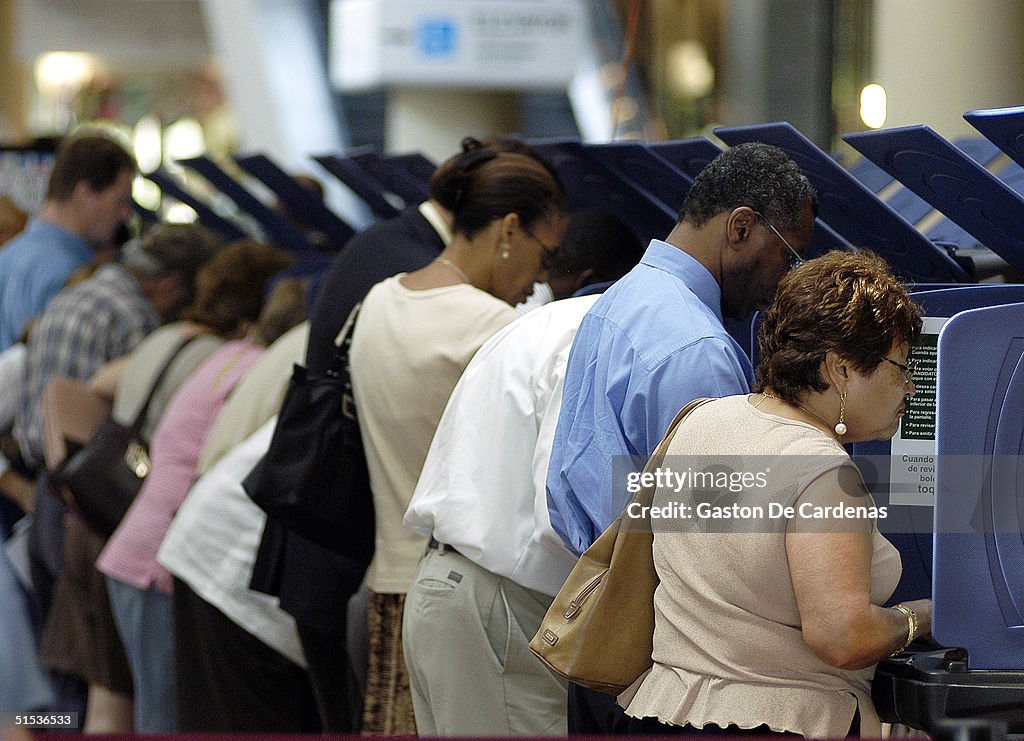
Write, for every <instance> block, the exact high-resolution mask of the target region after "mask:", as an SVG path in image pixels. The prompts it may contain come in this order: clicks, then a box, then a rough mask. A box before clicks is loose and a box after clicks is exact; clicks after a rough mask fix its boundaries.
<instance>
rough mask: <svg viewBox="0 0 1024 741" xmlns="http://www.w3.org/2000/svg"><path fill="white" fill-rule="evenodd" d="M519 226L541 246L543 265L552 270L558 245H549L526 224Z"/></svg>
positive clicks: (541, 263)
mask: <svg viewBox="0 0 1024 741" xmlns="http://www.w3.org/2000/svg"><path fill="white" fill-rule="evenodd" d="M519 228H520V229H522V230H523V233H524V234H526V236H528V237H529V238H530V239H532V240H533V241H534V242H536V243H537V244H538V245H539V246H540V265H541V267H542V268H544V269H545V270H551V268H552V267H553V266H554V264H555V255H557V254H558V246H557V245H555V246H554V247H548V246H547V245H546V244H544V243H543V242H541V241H540V239H538V238H537V236H536V235H535V234H534V233H533V232H531V231H530V230H529V229H527V228H526V227H525V226H522V225H520V227H519Z"/></svg>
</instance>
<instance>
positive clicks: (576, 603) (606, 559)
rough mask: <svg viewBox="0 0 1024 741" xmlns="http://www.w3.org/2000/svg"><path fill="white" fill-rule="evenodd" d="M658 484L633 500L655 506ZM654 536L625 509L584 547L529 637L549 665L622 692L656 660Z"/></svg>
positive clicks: (658, 459) (672, 428) (657, 458)
mask: <svg viewBox="0 0 1024 741" xmlns="http://www.w3.org/2000/svg"><path fill="white" fill-rule="evenodd" d="M707 401H711V399H695V400H694V401H691V402H690V403H689V404H687V405H686V406H685V407H683V408H682V410H680V412H679V414H677V415H676V417H675V419H674V420H672V424H670V425H669V428H668V432H666V433H665V437H664V438H662V440H661V442H660V443H659V444H658V447H657V448H656V449H655V451H654V453H653V454H652V455H651V457H650V460H648V461H647V465H646V466H644V471H645V472H648V471H650V472H653V471H655V470H656V469H657V468H658V467H659V466H661V464H662V462H663V461H664V459H665V453H666V451H667V450H668V446H669V443H670V442H671V441H672V438H673V436H674V435H675V432H676V430H677V428H678V427H679V424H680V422H682V421H683V419H684V418H685V417H686V416H687V415H688V414H689V413H690V412H692V411H693V410H694V409H696V408H697V407H698V406H700V405H701V404H704V403H705V402H707ZM652 478H653V477H652ZM655 488H656V487H654V486H645V487H643V488H641V489H640V491H638V492H637V493H636V495H635V496H634V497H633V500H632V501H633V502H637V503H639V504H641V505H643V506H645V507H650V505H651V502H652V501H653V500H654V492H655ZM627 509H628V508H627ZM642 511H644V512H646V511H647V510H642ZM653 544H654V534H653V532H652V531H651V527H650V520H649V518H647V517H646V516H645V517H644V518H642V519H640V518H629V517H626V515H625V514H623V515H620V516H619V517H617V518H615V520H614V521H613V522H612V524H611V525H609V526H608V529H606V530H605V531H604V532H603V533H601V535H600V536H599V537H598V539H597V540H595V541H594V543H593V544H592V545H591V546H590V547H589V548H587V550H585V551H584V552H583V555H582V556H580V558H579V561H577V562H576V565H575V566H574V567H573V569H572V571H571V572H570V573H569V576H568V578H566V580H565V584H563V585H562V588H561V589H560V590H559V592H558V594H557V595H556V596H555V599H554V601H552V603H551V606H550V607H549V608H548V611H547V614H545V615H544V619H543V620H542V621H541V624H540V629H539V630H538V631H537V634H536V635H535V636H534V637H533V640H531V641H530V650H531V651H532V652H533V653H534V655H536V656H537V658H539V659H540V660H541V662H543V663H544V665H545V666H547V668H548V669H550V670H551V671H552V672H554V673H555V674H557V675H559V676H561V677H564V678H565V679H568V680H569V681H571V682H574V683H576V684H579V685H582V686H584V687H588V688H590V689H593V690H598V691H600V692H606V693H608V694H610V695H618V694H619V693H621V692H622V691H623V690H625V689H626V688H627V687H629V686H630V685H631V684H632V683H633V682H634V681H636V679H637V677H639V676H640V675H641V674H643V673H644V672H645V671H647V670H648V669H649V668H650V667H651V665H652V664H653V661H652V660H651V651H652V648H653V640H654V590H655V589H656V588H657V587H658V583H659V580H658V574H657V572H655V570H654V556H653V554H652V551H651V547H652V545H653Z"/></svg>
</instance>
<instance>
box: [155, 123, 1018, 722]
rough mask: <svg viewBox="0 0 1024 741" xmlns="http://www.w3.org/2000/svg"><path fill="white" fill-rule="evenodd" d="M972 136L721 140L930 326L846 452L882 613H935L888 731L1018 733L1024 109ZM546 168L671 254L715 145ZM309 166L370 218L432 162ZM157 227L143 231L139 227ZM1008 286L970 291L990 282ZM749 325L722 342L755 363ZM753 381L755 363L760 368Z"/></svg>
mask: <svg viewBox="0 0 1024 741" xmlns="http://www.w3.org/2000/svg"><path fill="white" fill-rule="evenodd" d="M965 118H966V119H967V120H968V121H969V122H970V123H971V124H972V125H973V126H974V127H975V128H976V129H977V130H978V132H979V134H980V135H979V136H976V137H968V138H964V139H959V140H956V141H954V142H951V141H947V140H946V139H944V138H943V137H941V136H940V135H938V134H937V133H936V132H935V131H933V130H932V129H930V128H929V127H927V126H923V125H922V126H910V127H903V128H896V129H886V130H877V131H866V132H858V133H853V134H847V135H846V136H844V137H843V139H844V140H845V141H846V142H848V143H849V144H850V145H851V146H852V147H853V148H854V149H856V150H857V151H858V152H860V154H862V155H863V158H861V159H859V160H857V161H856V162H855V163H853V164H852V165H851V166H849V167H845V166H844V165H843V164H842V162H841V161H839V158H837V157H835V156H833V155H832V154H830V153H829V152H826V151H825V150H823V149H821V148H819V147H818V146H817V145H815V144H814V143H813V142H811V141H810V140H809V139H807V138H806V137H805V136H804V135H803V134H801V133H800V132H799V131H797V130H796V129H795V128H794V127H792V126H791V125H789V124H787V123H774V124H765V125H758V126H740V127H728V128H720V129H716V130H715V134H716V135H717V137H718V138H719V139H720V140H721V141H722V142H725V143H726V144H727V145H729V146H732V145H735V144H739V143H741V142H746V141H762V142H767V143H770V144H774V145H776V146H779V147H780V148H782V149H783V150H785V151H786V152H787V153H788V154H789V155H790V156H791V157H792V158H793V159H794V160H795V161H796V162H797V163H798V164H799V165H800V167H801V168H802V169H803V171H804V172H805V173H806V175H807V177H808V178H809V179H810V180H811V182H812V183H813V184H814V186H815V188H816V189H817V192H818V198H819V204H820V208H819V215H818V219H817V222H816V226H815V230H814V237H813V240H812V243H811V245H810V247H809V250H808V253H807V255H806V256H807V257H813V256H816V255H820V254H822V253H824V252H826V251H828V250H831V249H870V250H872V251H874V252H876V253H877V254H879V255H881V256H883V257H884V258H885V259H886V260H888V262H889V263H890V264H891V265H892V267H893V269H894V271H895V272H896V273H897V274H899V275H900V276H901V277H902V278H904V279H905V280H906V281H908V283H910V284H911V285H912V290H913V297H914V299H915V300H916V301H917V302H918V303H919V304H920V305H921V307H922V308H923V311H924V314H925V316H926V320H925V327H924V333H923V336H922V338H921V340H920V342H919V343H918V344H917V345H916V346H915V347H914V348H912V350H911V355H910V356H911V358H912V359H914V360H916V361H917V367H918V368H919V369H920V371H919V372H918V373H917V374H916V377H915V384H916V386H917V393H916V395H915V396H914V397H913V398H912V399H910V400H908V402H907V405H906V414H905V416H904V417H903V421H902V424H901V429H900V430H899V431H898V432H897V434H896V436H895V437H894V438H893V440H892V441H891V442H888V441H887V442H884V443H865V444H858V445H854V446H852V447H851V451H850V452H851V454H852V455H853V456H854V458H855V460H856V461H857V463H858V465H859V466H860V467H861V470H862V472H863V473H864V477H865V480H866V481H867V482H868V485H869V487H870V488H871V490H872V493H873V495H874V496H875V498H876V500H877V503H878V504H879V505H885V506H886V507H887V511H888V517H887V518H886V520H885V521H884V522H879V526H880V528H881V529H882V530H883V532H885V533H886V535H887V536H888V537H889V538H890V539H891V540H892V541H893V543H894V544H895V545H896V546H897V547H898V548H899V550H900V552H901V554H902V558H903V566H904V573H903V578H902V579H901V581H900V584H899V586H898V587H897V591H896V594H894V596H893V600H892V602H893V603H896V602H899V601H903V600H910V599H917V598H923V597H931V598H932V599H933V600H934V622H933V637H934V640H935V642H936V643H937V644H938V645H939V646H940V647H941V648H939V649H937V650H927V651H919V652H911V653H908V654H904V655H903V656H900V657H897V658H895V659H889V660H886V661H883V662H882V664H881V665H880V666H879V670H878V672H877V676H876V680H875V686H874V694H875V701H876V704H877V706H878V709H879V712H880V713H881V714H882V716H883V719H885V720H888V721H890V722H902V723H905V724H907V725H910V726H913V727H917V728H921V729H924V730H932V729H934V728H936V727H937V725H938V724H939V723H940V721H943V720H947V719H982V720H990V721H996V722H1001V723H1005V724H1006V726H1007V729H1008V730H1009V731H1010V732H1012V733H1021V732H1024V536H1022V532H1024V498H1022V496H1021V494H1022V492H1024V457H1022V456H1021V452H1022V449H1024V280H1020V279H1019V278H1018V277H1019V276H1024V167H1022V166H1024V107H1020V108H1009V109H998V110H986V111H974V112H970V113H967V114H965ZM530 143H531V144H533V145H534V146H535V147H536V148H537V149H538V150H539V151H540V153H541V154H542V155H543V156H544V157H545V158H547V159H548V160H549V162H550V163H551V164H552V166H553V167H554V168H555V170H556V171H557V172H558V174H559V176H560V177H561V179H562V181H563V184H564V186H565V188H566V191H567V195H568V199H569V203H570V207H571V208H582V207H596V208H603V209H606V210H609V211H611V212H613V213H614V214H615V215H616V216H618V217H619V218H620V219H622V220H623V221H624V222H626V223H627V224H629V225H630V226H631V227H632V228H633V230H634V231H635V232H636V234H637V236H638V237H639V238H640V239H641V240H642V241H643V242H644V243H646V242H647V240H649V239H651V238H661V237H664V236H665V235H667V234H668V233H669V231H671V229H672V227H673V225H674V224H675V222H676V218H677V213H678V211H679V208H680V206H681V204H682V202H683V199H684V197H685V195H686V192H687V190H688V189H689V186H690V184H691V183H692V182H693V178H694V177H695V176H696V175H697V173H698V172H700V170H701V169H702V168H703V167H704V166H705V165H706V164H707V163H708V162H710V161H711V160H712V159H713V158H714V157H715V156H716V155H717V154H718V153H719V152H720V151H721V149H720V147H719V145H717V144H716V143H714V142H712V141H711V140H710V139H708V138H704V137H698V138H693V139H685V140H680V141H670V142H658V143H652V144H644V143H641V142H636V141H627V142H615V143H606V144H588V143H583V142H580V141H578V140H575V139H548V140H538V141H532V142H530ZM314 159H315V161H316V162H317V163H318V164H319V165H321V166H322V167H323V169H324V170H325V171H326V172H328V173H330V175H331V176H333V177H335V178H337V179H338V180H339V181H340V182H341V183H342V184H343V185H344V186H346V187H347V188H348V189H349V190H350V191H351V192H352V193H353V194H354V195H355V196H357V197H358V198H359V199H361V200H362V202H363V203H365V205H366V207H367V209H368V211H369V213H372V214H373V216H374V217H375V218H379V219H385V218H388V217H390V216H394V215H396V214H397V213H398V211H399V210H400V209H401V208H402V207H403V206H404V205H410V204H415V203H418V202H420V201H422V200H425V199H426V198H427V197H428V195H427V182H428V181H429V177H430V175H431V173H432V172H433V170H434V167H435V165H434V163H432V162H431V161H429V160H428V159H427V158H426V157H424V156H422V155H420V154H416V153H413V154H406V155H400V156H390V155H383V154H379V153H375V152H370V151H354V152H347V153H345V154H342V155H323V156H317V157H315V158H314ZM236 162H237V165H238V168H239V172H244V173H245V174H246V175H247V176H248V177H251V178H254V179H255V180H258V181H260V182H261V183H262V185H263V186H265V187H266V188H268V189H269V190H270V191H272V192H273V194H274V195H275V196H276V197H277V198H278V199H279V200H280V202H281V203H283V204H284V205H285V206H286V207H287V208H288V210H289V212H290V213H292V214H294V215H297V216H298V217H299V218H300V219H301V220H302V221H303V222H304V223H306V224H308V225H310V226H311V227H313V228H314V229H315V230H316V231H317V232H318V233H319V234H320V235H322V237H323V238H324V241H325V243H326V244H328V245H331V246H332V247H333V249H334V250H337V249H344V244H345V242H346V241H347V240H348V239H349V238H350V237H351V236H352V235H353V234H354V233H355V229H354V228H353V227H352V226H351V225H350V224H348V223H346V221H345V220H344V219H342V218H341V217H339V216H337V215H336V214H335V213H333V212H332V211H331V210H330V209H329V208H327V207H326V206H325V205H324V204H323V203H322V202H320V201H319V200H317V199H316V198H311V197H310V195H309V193H308V191H306V190H305V189H303V188H302V187H301V186H300V185H299V184H298V183H297V182H296V181H295V180H293V179H292V178H291V177H290V176H289V175H287V174H286V173H285V172H283V171H282V170H281V169H280V168H279V167H278V166H277V165H275V164H274V163H273V162H272V161H271V160H270V159H269V158H267V157H265V156H263V155H252V156H245V157H238V158H236ZM179 164H181V165H183V166H184V167H187V168H190V169H192V170H194V171H195V172H196V173H198V174H200V175H201V176H202V177H203V178H204V179H205V180H206V181H208V182H209V183H210V184H211V185H212V186H213V187H214V188H216V189H217V190H219V191H220V193H221V194H222V195H223V196H226V197H227V198H228V199H230V201H232V202H233V203H234V204H235V206H237V208H238V209H239V210H241V211H244V212H245V213H246V214H247V215H248V216H249V217H251V219H252V220H254V221H255V222H256V223H257V224H258V225H259V228H260V229H262V231H263V232H264V234H265V236H266V237H267V238H269V239H271V240H273V241H274V242H275V243H277V244H279V245H281V246H283V247H286V248H288V249H290V250H291V251H293V252H294V253H295V254H296V256H297V258H298V259H299V261H300V262H301V263H303V264H305V265H306V266H307V267H311V268H312V269H315V268H317V267H318V266H325V265H326V264H327V263H328V262H329V261H330V258H331V256H332V254H333V253H332V250H331V249H327V250H325V249H323V247H322V246H318V245H317V244H315V243H314V242H313V241H311V240H310V238H309V236H308V233H305V232H303V231H302V230H300V229H299V228H297V227H296V225H295V223H294V222H293V221H290V220H289V219H287V218H285V217H284V216H282V215H281V214H280V213H279V212H278V211H276V210H274V209H272V208H270V207H268V206H267V205H265V203H264V202H263V201H262V200H260V199H258V198H256V197H255V196H254V195H253V194H252V192H251V191H250V189H249V188H247V187H246V186H245V185H243V183H242V182H241V181H242V179H243V178H241V177H239V176H238V175H237V174H228V172H226V171H225V169H223V168H222V167H220V166H218V165H217V164H215V163H214V162H213V161H212V160H210V159H208V158H205V157H198V158H195V159H191V160H187V161H183V162H180V163H179ZM152 179H153V180H154V181H155V182H156V183H157V184H158V185H159V186H160V187H161V188H162V189H163V191H164V193H165V194H167V195H169V196H171V197H173V198H175V199H178V200H180V201H182V202H184V203H187V204H188V205H190V206H192V207H193V208H194V209H195V210H196V211H197V213H198V215H199V219H200V220H201V221H202V222H204V223H205V224H206V225H207V226H209V227H211V228H213V229H214V230H216V231H219V232H221V233H222V234H224V235H225V236H228V237H238V236H242V235H243V233H244V232H243V230H242V228H241V227H240V226H239V225H238V223H236V222H235V221H233V220H232V219H230V218H228V217H225V216H224V215H223V214H222V213H218V212H217V211H216V210H215V209H214V208H213V207H212V206H211V205H210V203H208V202H207V201H204V199H202V198H200V197H198V196H197V195H196V194H195V193H192V192H189V191H188V190H187V189H186V187H185V186H184V185H182V184H181V182H179V181H178V180H176V179H175V178H173V177H171V176H170V175H168V174H166V173H161V172H157V173H154V174H153V175H152ZM150 216H151V217H153V216H155V215H150ZM993 277H998V278H1001V279H1002V282H999V283H994V282H980V281H982V280H992V279H993ZM755 329H756V320H755V321H754V322H753V324H746V325H742V326H733V327H730V331H733V332H734V334H736V336H737V339H739V340H740V341H741V344H742V345H743V346H744V347H746V348H747V349H748V351H749V352H751V353H752V357H753V353H754V352H755V351H756V342H752V340H751V333H752V332H753V331H754V330H755ZM754 360H755V362H756V358H754Z"/></svg>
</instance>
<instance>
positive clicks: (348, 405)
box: [341, 394, 359, 422]
mask: <svg viewBox="0 0 1024 741" xmlns="http://www.w3.org/2000/svg"><path fill="white" fill-rule="evenodd" d="M341 413H342V414H344V415H345V416H346V417H348V418H349V419H351V420H353V421H355V422H358V421H359V419H358V418H357V417H356V401H355V399H353V398H352V394H342V395H341Z"/></svg>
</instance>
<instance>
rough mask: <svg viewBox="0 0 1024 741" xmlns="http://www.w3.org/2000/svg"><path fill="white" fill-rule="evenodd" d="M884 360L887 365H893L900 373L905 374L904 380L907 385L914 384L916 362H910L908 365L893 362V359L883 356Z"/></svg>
mask: <svg viewBox="0 0 1024 741" xmlns="http://www.w3.org/2000/svg"><path fill="white" fill-rule="evenodd" d="M882 360H884V361H886V362H887V363H892V364H893V365H895V366H896V367H897V368H899V369H900V372H901V373H902V374H903V378H904V380H905V381H906V382H907V383H913V382H914V371H915V370H916V369H917V361H916V360H908V361H907V362H906V364H903V363H900V362H899V361H896V360H893V359H892V358H887V357H885V356H884V355H883V356H882Z"/></svg>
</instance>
